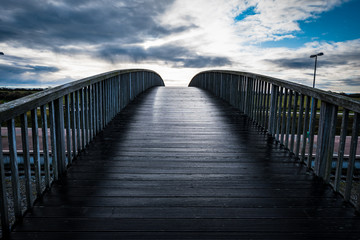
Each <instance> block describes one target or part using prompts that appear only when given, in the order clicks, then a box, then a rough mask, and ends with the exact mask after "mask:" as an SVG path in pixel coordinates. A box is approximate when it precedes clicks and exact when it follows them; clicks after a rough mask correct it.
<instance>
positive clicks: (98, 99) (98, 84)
mask: <svg viewBox="0 0 360 240" xmlns="http://www.w3.org/2000/svg"><path fill="white" fill-rule="evenodd" d="M95 92H96V103H95V104H96V116H95V119H96V124H95V125H96V134H98V133H99V132H100V129H101V122H100V116H101V108H100V106H101V98H100V96H101V94H100V83H97V84H96V88H95Z"/></svg>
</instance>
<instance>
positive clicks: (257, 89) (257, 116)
mask: <svg viewBox="0 0 360 240" xmlns="http://www.w3.org/2000/svg"><path fill="white" fill-rule="evenodd" d="M259 97H260V80H258V79H256V88H255V121H256V124H257V125H260V122H259Z"/></svg>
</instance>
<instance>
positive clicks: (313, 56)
mask: <svg viewBox="0 0 360 240" xmlns="http://www.w3.org/2000/svg"><path fill="white" fill-rule="evenodd" d="M322 55H324V53H322V52H321V53H318V54H314V55H311V56H310V58H315V68H314V81H313V88H314V87H315V76H316V64H317V57H318V56H322Z"/></svg>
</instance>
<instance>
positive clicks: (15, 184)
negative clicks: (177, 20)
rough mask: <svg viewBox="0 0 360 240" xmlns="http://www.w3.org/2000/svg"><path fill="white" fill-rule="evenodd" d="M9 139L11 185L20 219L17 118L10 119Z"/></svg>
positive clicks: (15, 209)
mask: <svg viewBox="0 0 360 240" xmlns="http://www.w3.org/2000/svg"><path fill="white" fill-rule="evenodd" d="M7 128H8V140H9V150H10V167H11V185H12V193H13V202H14V213H15V219H16V220H17V221H18V220H20V219H21V216H22V211H21V196H20V182H19V170H18V159H17V150H16V132H15V120H14V119H13V118H12V119H10V120H8V123H7Z"/></svg>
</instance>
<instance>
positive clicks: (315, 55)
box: [310, 52, 324, 58]
mask: <svg viewBox="0 0 360 240" xmlns="http://www.w3.org/2000/svg"><path fill="white" fill-rule="evenodd" d="M322 55H324V53H322V52H321V53H318V54H314V55H311V56H310V58H314V57H317V56H322Z"/></svg>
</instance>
